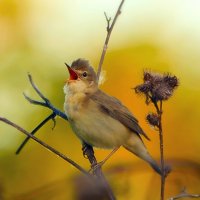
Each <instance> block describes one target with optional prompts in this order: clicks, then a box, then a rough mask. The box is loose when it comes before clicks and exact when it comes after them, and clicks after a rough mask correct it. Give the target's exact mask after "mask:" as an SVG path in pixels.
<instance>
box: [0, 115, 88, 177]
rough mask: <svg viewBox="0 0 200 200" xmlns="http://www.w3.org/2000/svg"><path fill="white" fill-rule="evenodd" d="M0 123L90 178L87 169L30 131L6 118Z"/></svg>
mask: <svg viewBox="0 0 200 200" xmlns="http://www.w3.org/2000/svg"><path fill="white" fill-rule="evenodd" d="M0 121H2V122H4V123H6V124H8V125H10V126H12V127H14V128H15V129H17V130H19V131H20V132H22V133H24V134H25V135H27V136H28V137H30V138H31V139H33V140H35V141H36V142H37V143H39V144H40V145H42V146H43V147H44V148H45V149H47V150H49V151H51V152H52V153H54V154H56V155H57V156H58V157H60V158H62V159H63V160H65V161H67V162H68V163H70V164H71V165H72V166H74V167H75V168H76V169H78V170H79V171H80V172H82V173H83V174H85V175H87V176H90V174H89V173H88V172H87V171H86V170H85V169H83V168H82V167H81V166H80V165H78V164H77V163H76V162H74V161H73V160H71V159H70V158H68V157H67V156H65V155H64V154H62V153H60V152H59V151H57V150H56V149H54V148H53V147H51V146H49V145H48V144H46V143H44V142H43V141H42V140H40V139H38V138H37V137H35V136H34V135H31V134H30V133H29V132H28V131H26V130H25V129H23V128H21V127H20V126H18V125H17V124H15V123H13V122H11V121H10V120H8V119H6V118H3V117H0Z"/></svg>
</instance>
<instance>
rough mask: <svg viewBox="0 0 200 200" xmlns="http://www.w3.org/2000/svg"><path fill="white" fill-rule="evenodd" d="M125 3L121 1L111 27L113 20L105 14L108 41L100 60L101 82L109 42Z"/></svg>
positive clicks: (99, 72) (98, 74) (98, 75)
mask: <svg viewBox="0 0 200 200" xmlns="http://www.w3.org/2000/svg"><path fill="white" fill-rule="evenodd" d="M124 1H125V0H122V1H121V3H120V5H119V7H118V9H117V12H116V14H115V17H114V19H113V21H112V24H111V25H110V20H111V18H108V17H107V15H106V14H105V13H104V14H105V16H106V21H107V36H106V39H105V42H104V46H103V50H102V53H101V58H100V61H99V66H98V71H97V79H98V80H99V77H100V74H101V68H102V65H103V61H104V57H105V55H106V51H107V48H108V42H109V39H110V36H111V33H112V30H113V27H114V25H115V23H116V21H117V18H118V16H119V15H120V14H121V8H122V6H123V3H124Z"/></svg>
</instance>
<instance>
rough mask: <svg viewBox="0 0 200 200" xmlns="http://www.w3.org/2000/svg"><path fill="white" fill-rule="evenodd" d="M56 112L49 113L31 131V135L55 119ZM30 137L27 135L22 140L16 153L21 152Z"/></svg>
mask: <svg viewBox="0 0 200 200" xmlns="http://www.w3.org/2000/svg"><path fill="white" fill-rule="evenodd" d="M55 116H56V114H55V113H54V112H53V113H52V114H51V115H49V116H48V117H47V118H46V119H44V120H43V121H42V122H41V123H40V124H39V125H38V126H37V127H36V128H34V129H33V131H31V133H30V134H31V135H34V134H35V133H36V132H37V131H38V130H39V129H40V128H41V127H42V126H44V124H46V123H47V122H48V121H49V120H51V119H54V118H55ZM29 139H30V137H29V136H27V137H26V138H25V140H24V141H23V142H22V144H21V145H20V146H19V148H18V149H17V151H16V154H19V153H20V152H21V150H22V149H23V147H24V146H25V145H26V143H27V142H28V141H29Z"/></svg>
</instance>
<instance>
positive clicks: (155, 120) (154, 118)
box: [146, 113, 159, 127]
mask: <svg viewBox="0 0 200 200" xmlns="http://www.w3.org/2000/svg"><path fill="white" fill-rule="evenodd" d="M146 120H147V122H148V123H149V124H150V125H152V126H156V127H158V126H159V116H158V115H157V114H156V113H149V114H148V115H147V116H146Z"/></svg>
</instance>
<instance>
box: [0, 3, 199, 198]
mask: <svg viewBox="0 0 200 200" xmlns="http://www.w3.org/2000/svg"><path fill="white" fill-rule="evenodd" d="M119 3H120V1H119V0H115V1H114V0H101V1H100V0H98V1H97V0H95V1H94V0H66V1H64V0H58V1H55V0H53V1H47V0H42V1H39V0H21V1H17V0H0V116H2V117H6V118H8V119H10V120H11V121H13V122H15V123H17V124H19V125H20V126H22V127H24V128H25V129H26V130H28V131H31V130H32V129H33V128H34V127H36V126H37V125H38V123H40V122H41V121H42V120H43V119H44V118H45V117H46V116H48V114H49V113H50V112H49V111H48V110H47V109H45V108H42V107H39V106H34V105H30V104H29V103H28V102H27V101H26V100H25V99H24V97H23V95H22V93H23V92H25V93H26V94H27V95H29V96H30V97H33V98H35V99H39V97H38V96H37V95H36V94H35V92H34V91H33V89H32V88H31V86H30V84H29V82H28V78H27V73H31V75H32V76H33V79H34V81H35V83H36V84H37V85H38V87H39V88H40V90H41V91H42V92H43V94H44V95H46V97H47V98H49V99H50V101H51V102H52V103H53V104H54V105H55V106H56V107H58V108H59V109H61V110H62V109H63V102H64V94H63V85H64V82H65V80H67V78H68V73H67V70H66V67H65V65H64V62H67V63H68V64H70V63H71V62H72V61H73V60H75V59H77V58H79V57H81V58H86V59H88V60H90V63H91V64H92V65H93V66H94V67H95V68H96V69H97V66H98V62H99V58H100V55H101V51H102V47H103V43H104V39H105V37H106V21H105V18H104V15H103V12H104V11H106V13H107V14H108V15H109V16H114V13H115V10H116V9H117V7H118V5H119ZM199 6H200V2H199V1H197V0H190V1H189V0H173V1H172V0H170V1H164V2H161V1H157V0H155V1H148V0H142V1H140V0H135V1H130V0H126V2H125V4H124V7H123V9H122V14H121V15H120V17H119V19H118V21H117V23H116V26H115V27H114V30H113V33H112V36H111V40H110V43H109V48H108V50H107V54H106V58H105V61H104V64H103V70H105V72H106V73H105V74H106V76H105V79H106V81H105V82H104V84H103V85H101V89H102V90H104V91H105V92H107V93H108V94H110V95H112V96H115V97H117V98H118V99H120V100H121V101H122V102H123V104H125V105H126V106H127V107H128V108H129V109H130V110H131V111H132V112H133V113H134V115H135V116H136V117H137V118H138V120H139V121H140V124H141V126H142V127H143V129H144V130H145V132H146V133H147V134H148V136H149V137H150V138H151V142H148V141H145V139H144V142H145V144H146V146H147V147H148V149H149V151H150V152H151V154H152V155H153V157H154V158H155V159H157V160H158V159H159V141H158V134H157V132H156V131H155V130H153V129H152V128H151V127H150V126H149V125H148V124H147V123H146V121H145V116H146V115H147V113H148V112H151V111H153V109H154V108H153V106H152V105H149V106H147V105H145V102H144V98H142V97H141V96H138V95H136V94H135V93H134V91H133V90H132V88H133V87H135V86H136V85H137V84H140V83H141V82H142V74H143V71H144V70H145V69H148V70H149V69H150V70H152V71H156V72H162V73H163V72H169V73H171V74H174V75H176V76H177V77H178V78H179V82H180V86H179V87H178V89H177V90H176V91H175V94H174V96H173V97H172V98H171V99H170V100H169V101H167V102H164V105H163V106H164V113H163V130H164V148H165V158H166V162H167V163H169V164H170V165H171V167H172V169H173V170H172V173H171V174H170V175H169V177H168V178H167V181H166V199H167V198H169V197H170V196H174V195H176V194H177V193H179V192H180V191H181V189H183V187H186V188H187V190H188V191H189V192H191V193H200V156H199V152H200V133H199V130H200V123H199V119H200V107H199V105H198V103H199V101H200V78H199V77H200V57H199V52H200V28H199V24H200V12H199ZM56 121H57V124H56V127H55V129H54V130H53V131H52V126H53V123H52V122H48V123H47V124H46V125H45V126H44V127H43V128H42V129H41V130H40V131H39V132H38V133H37V136H38V137H39V138H41V139H42V140H44V141H45V142H47V143H48V144H50V145H52V146H53V147H55V148H56V149H58V150H59V151H61V152H63V153H64V154H66V155H68V156H69V157H70V158H72V159H73V160H74V161H76V162H78V163H79V164H80V165H82V166H83V167H85V168H86V169H89V164H88V161H87V160H86V159H85V158H83V156H82V151H81V144H80V142H79V140H78V139H77V138H76V137H75V136H74V134H73V133H72V131H71V129H70V127H69V124H68V123H67V122H66V121H64V120H62V119H61V118H57V119H56ZM23 139H24V135H22V134H21V133H19V132H18V131H16V130H15V129H13V128H12V127H9V126H8V125H6V124H3V123H0V199H10V200H15V199H20V200H30V199H37V200H38V199H41V200H45V199H48V200H51V199H52V200H54V199H56V200H63V199H73V198H74V195H75V193H76V192H78V191H77V188H76V183H75V181H74V180H75V178H76V177H77V176H79V175H80V173H79V172H78V171H77V170H76V169H74V168H73V167H71V166H70V165H69V164H68V163H66V162H64V161H63V160H61V159H60V158H57V157H56V156H55V155H53V154H52V153H50V152H48V151H46V150H45V149H44V148H43V147H41V146H40V145H38V144H36V143H35V142H34V141H30V142H29V143H28V144H27V146H26V147H25V148H24V150H23V151H22V152H21V154H20V155H18V156H16V155H15V150H16V149H17V147H18V146H19V145H20V143H21V141H23ZM95 153H96V156H97V159H98V160H99V161H101V160H102V159H103V158H104V157H105V156H106V155H107V154H108V153H109V151H106V150H98V149H95ZM103 170H104V172H105V175H106V177H107V178H108V180H109V182H110V184H111V186H112V187H113V189H114V192H115V193H116V195H117V197H118V199H122V200H123V199H138V200H146V199H147V200H151V199H152V200H155V199H159V190H160V182H159V181H160V179H159V176H158V175H156V174H155V173H154V172H153V171H152V169H151V168H150V167H149V166H148V165H147V164H146V163H145V162H143V161H141V160H140V159H138V158H137V157H135V156H133V155H131V154H130V153H129V152H127V151H126V150H124V149H120V150H119V151H118V152H117V153H116V154H115V155H114V156H113V157H112V158H111V159H110V160H109V161H108V162H107V163H106V165H105V166H104V168H103Z"/></svg>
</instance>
